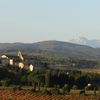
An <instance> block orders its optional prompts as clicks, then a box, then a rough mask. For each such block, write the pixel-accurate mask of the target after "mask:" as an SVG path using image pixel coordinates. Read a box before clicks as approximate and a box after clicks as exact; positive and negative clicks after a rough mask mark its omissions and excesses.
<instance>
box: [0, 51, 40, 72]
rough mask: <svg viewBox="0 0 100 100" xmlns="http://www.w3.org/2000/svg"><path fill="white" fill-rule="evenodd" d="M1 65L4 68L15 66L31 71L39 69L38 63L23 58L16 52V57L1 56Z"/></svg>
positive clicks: (31, 59)
mask: <svg viewBox="0 0 100 100" xmlns="http://www.w3.org/2000/svg"><path fill="white" fill-rule="evenodd" d="M0 60H1V65H3V66H6V65H10V66H16V67H19V68H21V69H23V68H24V69H25V70H29V71H33V70H34V67H35V68H37V69H38V68H39V66H40V62H39V61H37V60H35V59H33V58H32V57H30V56H24V55H22V52H21V51H18V53H17V55H10V54H9V55H2V56H1V58H0Z"/></svg>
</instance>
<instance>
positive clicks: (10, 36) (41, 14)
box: [0, 0, 100, 42]
mask: <svg viewBox="0 0 100 100" xmlns="http://www.w3.org/2000/svg"><path fill="white" fill-rule="evenodd" d="M99 27H100V0H0V42H37V41H42V40H61V41H68V40H70V39H73V38H77V37H80V36H81V37H87V38H88V39H100V28H99Z"/></svg>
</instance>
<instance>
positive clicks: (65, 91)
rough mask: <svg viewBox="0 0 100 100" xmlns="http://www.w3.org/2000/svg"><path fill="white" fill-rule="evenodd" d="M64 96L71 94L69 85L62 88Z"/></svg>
mask: <svg viewBox="0 0 100 100" xmlns="http://www.w3.org/2000/svg"><path fill="white" fill-rule="evenodd" d="M62 91H63V94H69V92H70V86H69V85H68V84H65V85H64V86H63V88H62Z"/></svg>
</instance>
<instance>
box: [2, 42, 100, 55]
mask: <svg viewBox="0 0 100 100" xmlns="http://www.w3.org/2000/svg"><path fill="white" fill-rule="evenodd" d="M18 50H22V51H24V52H26V53H41V54H45V55H63V56H77V57H100V49H99V48H93V47H89V46H85V45H79V44H74V43H69V42H62V41H52V40H51V41H42V42H36V43H0V52H1V53H4V52H9V53H11V52H16V51H18Z"/></svg>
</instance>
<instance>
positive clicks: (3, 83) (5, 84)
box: [0, 80, 10, 86]
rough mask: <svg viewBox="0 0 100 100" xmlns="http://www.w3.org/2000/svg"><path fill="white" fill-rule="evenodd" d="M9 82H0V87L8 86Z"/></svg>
mask: <svg viewBox="0 0 100 100" xmlns="http://www.w3.org/2000/svg"><path fill="white" fill-rule="evenodd" d="M9 83H10V81H9V80H1V81H0V85H1V86H9Z"/></svg>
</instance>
